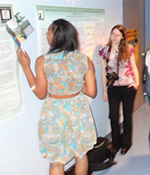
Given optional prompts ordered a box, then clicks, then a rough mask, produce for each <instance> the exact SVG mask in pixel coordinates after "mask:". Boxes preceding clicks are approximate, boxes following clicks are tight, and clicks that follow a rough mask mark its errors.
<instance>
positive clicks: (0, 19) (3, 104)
mask: <svg viewBox="0 0 150 175" xmlns="http://www.w3.org/2000/svg"><path fill="white" fill-rule="evenodd" d="M12 14H13V11H12V5H11V4H10V5H9V4H7V5H5V4H3V5H2V4H0V122H2V121H5V120H8V119H10V118H13V117H14V116H16V115H17V114H20V113H21V112H22V111H23V93H22V85H21V77H20V72H19V67H18V63H17V56H16V47H15V44H14V42H13V40H12V38H11V37H10V35H9V34H8V32H7V31H6V23H7V22H8V21H9V20H10V19H11V18H12Z"/></svg>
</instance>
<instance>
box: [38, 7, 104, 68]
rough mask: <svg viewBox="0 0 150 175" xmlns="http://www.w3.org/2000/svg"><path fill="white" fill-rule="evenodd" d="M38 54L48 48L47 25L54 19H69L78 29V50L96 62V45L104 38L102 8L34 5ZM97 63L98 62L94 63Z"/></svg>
mask: <svg viewBox="0 0 150 175" xmlns="http://www.w3.org/2000/svg"><path fill="white" fill-rule="evenodd" d="M36 11H37V32H38V52H39V55H41V54H43V53H46V52H47V51H48V50H49V45H48V42H47V40H46V32H47V29H48V27H49V25H50V24H51V23H52V22H53V21H54V20H56V19H59V18H63V19H66V20H68V21H70V22H71V23H72V24H73V25H74V26H75V27H76V28H77V30H78V33H79V42H80V49H79V50H80V51H81V52H82V53H84V54H86V55H87V56H89V57H90V58H91V59H93V61H96V62H98V59H99V57H98V55H97V54H95V53H98V52H97V51H96V49H97V47H98V46H99V45H101V44H102V43H104V40H105V11H104V9H91V8H78V7H54V6H36ZM95 65H98V64H95Z"/></svg>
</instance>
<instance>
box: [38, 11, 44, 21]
mask: <svg viewBox="0 0 150 175" xmlns="http://www.w3.org/2000/svg"><path fill="white" fill-rule="evenodd" d="M37 13H38V20H44V11H43V10H38V11H37Z"/></svg>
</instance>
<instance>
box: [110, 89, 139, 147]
mask: <svg viewBox="0 0 150 175" xmlns="http://www.w3.org/2000/svg"><path fill="white" fill-rule="evenodd" d="M135 95H136V90H135V89H134V88H133V87H131V88H127V86H121V87H118V86H117V87H115V86H112V87H109V88H108V99H109V100H108V102H109V118H110V123H111V130H112V142H113V145H114V147H115V148H117V149H118V148H121V147H125V148H129V147H130V146H131V144H132V111H133V102H134V98H135ZM120 102H122V108H123V131H122V132H121V128H120V124H119V111H120V110H119V107H120Z"/></svg>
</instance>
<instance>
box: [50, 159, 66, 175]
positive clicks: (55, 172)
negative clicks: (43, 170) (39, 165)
mask: <svg viewBox="0 0 150 175" xmlns="http://www.w3.org/2000/svg"><path fill="white" fill-rule="evenodd" d="M49 175H64V164H62V163H59V162H58V163H51V164H50V169H49Z"/></svg>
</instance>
